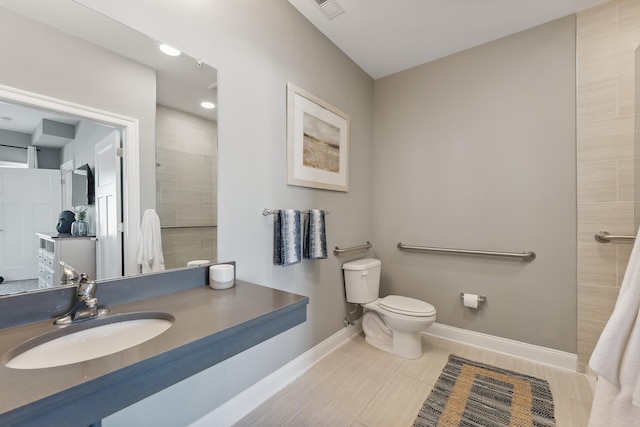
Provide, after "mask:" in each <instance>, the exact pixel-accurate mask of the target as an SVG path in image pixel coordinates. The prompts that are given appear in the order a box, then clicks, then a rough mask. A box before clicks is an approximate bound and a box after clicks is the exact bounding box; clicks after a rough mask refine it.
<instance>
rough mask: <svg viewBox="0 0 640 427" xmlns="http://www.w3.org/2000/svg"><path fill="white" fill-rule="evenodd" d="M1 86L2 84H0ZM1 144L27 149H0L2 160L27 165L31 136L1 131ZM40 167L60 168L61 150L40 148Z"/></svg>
mask: <svg viewBox="0 0 640 427" xmlns="http://www.w3.org/2000/svg"><path fill="white" fill-rule="evenodd" d="M0 84H1V83H0ZM0 144H6V145H13V146H15V147H25V149H24V150H23V149H18V148H10V147H0V160H3V161H7V162H17V163H27V150H26V147H28V146H30V145H31V134H28V133H24V132H15V131H11V130H6V129H0ZM38 167H39V168H40V169H58V168H60V149H56V148H44V147H39V148H38Z"/></svg>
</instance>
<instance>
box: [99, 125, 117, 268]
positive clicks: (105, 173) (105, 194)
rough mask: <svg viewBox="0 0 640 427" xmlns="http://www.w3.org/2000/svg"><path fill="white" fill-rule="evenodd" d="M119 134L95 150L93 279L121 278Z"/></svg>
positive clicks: (104, 141) (100, 144)
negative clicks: (94, 275)
mask: <svg viewBox="0 0 640 427" xmlns="http://www.w3.org/2000/svg"><path fill="white" fill-rule="evenodd" d="M118 147H120V133H119V132H118V131H115V130H114V131H113V132H112V133H110V134H109V135H107V136H106V137H105V138H104V139H103V140H102V141H100V142H99V143H98V144H97V145H96V148H95V157H96V166H95V186H96V198H95V199H96V239H97V241H96V278H97V279H107V278H112V277H119V276H121V275H122V232H121V230H118V224H120V223H121V222H122V213H121V208H120V200H121V199H120V158H119V157H118V155H117V153H118Z"/></svg>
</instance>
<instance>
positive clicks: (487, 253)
mask: <svg viewBox="0 0 640 427" xmlns="http://www.w3.org/2000/svg"><path fill="white" fill-rule="evenodd" d="M398 249H400V250H413V251H424V252H443V253H454V254H465V255H484V256H495V257H505V258H521V259H523V260H526V261H533V260H534V259H535V257H536V254H535V252H533V251H527V252H495V251H476V250H471V249H452V248H431V247H426V246H413V245H405V244H404V243H402V242H399V243H398Z"/></svg>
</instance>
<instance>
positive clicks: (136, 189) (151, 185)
mask: <svg viewBox="0 0 640 427" xmlns="http://www.w3.org/2000/svg"><path fill="white" fill-rule="evenodd" d="M29 3H31V2H22V1H19V0H15V1H14V0H3V2H2V7H1V8H0V35H4V34H2V31H7V34H9V32H10V34H11V37H12V38H17V39H20V40H21V41H24V42H21V43H19V44H14V45H12V47H9V48H8V50H7V51H6V52H5V53H6V55H3V59H0V66H1V67H2V68H3V69H5V70H6V69H9V70H10V71H9V73H8V74H7V76H6V77H5V76H3V79H2V80H0V85H3V86H5V87H9V88H16V89H17V91H16V93H17V95H16V96H13V95H12V96H10V97H7V96H0V185H5V184H6V183H7V182H8V181H9V180H7V179H4V180H3V177H4V176H5V175H7V174H9V172H8V171H9V168H8V166H14V167H15V166H20V169H21V172H20V173H23V174H27V175H26V176H29V177H30V176H31V175H35V174H42V175H46V174H47V173H52V174H54V175H55V174H56V173H57V174H58V176H59V177H61V178H62V181H63V184H62V185H61V186H60V184H59V181H58V187H61V188H57V189H53V187H52V190H51V191H43V192H42V193H43V194H48V195H49V196H50V197H52V199H56V198H57V199H59V202H56V201H55V200H53V201H52V202H51V206H49V207H48V208H47V209H43V210H42V211H43V212H44V214H43V217H38V218H36V217H35V216H34V217H33V218H23V221H18V219H16V218H17V217H16V216H15V212H10V211H9V209H10V208H9V206H13V204H12V203H13V202H11V201H7V200H0V209H2V210H3V211H2V212H0V221H2V224H0V225H2V226H0V229H3V231H2V232H0V233H2V243H1V244H0V276H2V277H4V281H5V282H4V283H2V284H0V295H2V294H7V293H14V292H22V291H24V290H28V289H36V288H38V286H40V287H42V286H41V284H38V274H39V271H38V262H37V256H38V248H39V247H40V243H39V242H38V239H37V238H36V236H35V232H34V230H33V229H32V230H30V231H26V232H25V231H19V230H20V229H21V227H19V226H18V225H20V226H21V225H24V223H29V225H30V226H31V227H32V228H33V227H35V230H36V232H50V231H52V230H55V226H56V218H57V215H58V213H59V212H60V211H62V210H65V209H73V208H75V207H78V206H83V207H86V211H87V220H88V221H89V224H90V225H89V228H90V229H89V234H90V235H95V234H97V233H98V232H100V230H101V228H103V227H102V225H101V223H99V218H100V215H99V214H98V212H97V210H98V209H100V203H101V202H100V200H101V198H100V197H101V196H100V194H102V193H100V191H102V190H101V187H100V183H101V182H104V178H103V177H104V175H103V174H101V173H100V171H105V170H108V171H109V172H110V173H112V175H113V180H114V183H116V185H115V190H114V191H115V193H114V194H118V198H117V201H118V203H117V204H116V205H114V206H117V209H116V211H117V214H118V217H117V222H118V223H122V224H123V225H122V226H120V227H119V228H121V229H122V230H123V231H122V232H121V233H120V235H119V238H120V239H121V241H120V243H117V244H116V245H115V246H116V247H117V249H119V250H120V251H121V252H123V253H118V252H112V251H111V250H110V248H109V247H107V248H106V249H105V248H100V247H97V248H96V252H97V255H96V259H97V260H98V263H99V262H100V261H101V260H103V261H104V260H107V261H109V262H108V263H107V264H109V265H108V266H106V267H105V268H106V270H105V271H107V270H108V271H111V272H113V271H117V272H118V274H122V272H124V274H125V275H129V274H138V273H139V266H138V265H137V262H136V256H137V253H136V252H137V247H138V240H139V229H140V220H141V218H142V213H143V212H144V211H145V210H146V209H155V211H156V212H157V214H158V216H159V218H160V224H161V235H162V243H163V245H162V246H163V248H162V249H163V253H164V259H165V267H166V268H167V269H171V268H180V267H185V266H186V265H187V262H188V261H190V260H201V259H207V260H210V261H212V262H215V261H216V258H217V217H216V205H217V203H216V199H217V198H216V180H217V108H214V109H208V110H206V109H203V108H202V107H201V106H200V105H201V102H202V101H209V102H212V103H213V104H216V102H217V99H216V98H217V71H216V70H215V69H214V68H213V67H211V66H209V65H207V64H204V63H203V62H202V61H199V60H197V59H195V58H192V57H189V56H188V55H185V54H182V55H180V56H179V57H175V58H172V57H168V56H166V55H164V54H161V53H158V52H159V51H158V50H157V47H158V43H157V42H156V41H155V40H152V39H150V38H148V37H146V36H144V35H142V34H140V33H138V32H136V31H134V30H132V29H130V28H128V27H125V26H123V25H121V24H119V23H117V22H114V21H113V20H111V19H109V18H106V17H104V16H102V15H100V14H98V13H95V12H94V11H92V10H90V9H88V8H86V7H85V6H82V5H79V4H77V3H74V2H70V1H69V2H60V3H58V4H56V5H52V4H48V2H45V3H42V4H38V5H37V7H36V6H34V5H33V4H29ZM3 24H4V25H3ZM3 28H4V29H3ZM60 41H63V42H64V43H65V45H64V46H60V45H55V44H54V42H60ZM48 52H55V54H52V55H47V53H48ZM58 56H59V57H61V58H58ZM20 58H22V59H23V60H18V59H20ZM24 58H27V59H26V60H24ZM3 61H5V62H3ZM56 61H58V62H56ZM73 61H75V63H72V62H73ZM7 66H9V68H7ZM62 67H64V69H63V68H62ZM91 67H93V68H91ZM85 68H86V70H85ZM124 69H127V70H128V69H131V70H133V71H135V72H136V73H135V74H134V73H131V74H129V73H124V72H122V70H124ZM76 70H80V71H77V73H78V75H76V76H74V75H73V73H74V72H76ZM64 73H67V74H68V75H64ZM65 79H66V80H65ZM21 91H26V92H28V93H29V94H36V97H42V100H38V101H39V102H40V101H42V102H40V103H38V104H32V103H31V101H30V100H29V99H28V98H26V97H23V96H22V92H21ZM6 93H7V91H5V92H3V93H0V95H3V94H6ZM9 93H11V90H9ZM49 97H52V98H55V100H58V101H60V102H61V103H62V105H63V106H64V107H65V108H63V109H62V110H57V109H56V108H54V107H55V106H54V104H55V103H49V100H50V99H49ZM67 102H68V103H70V104H72V107H69V108H66V104H65V103H67ZM75 105H81V106H85V107H87V111H88V112H85V111H83V110H78V109H75V107H73V106H75ZM93 109H95V110H96V111H98V113H94V111H93ZM18 110H20V111H23V112H24V111H28V114H31V115H33V116H34V117H36V118H35V119H34V118H33V117H31V118H30V119H29V120H32V121H33V120H36V121H37V122H38V125H40V127H42V126H41V123H46V124H51V123H49V121H51V122H55V123H53V125H55V126H57V127H62V128H65V127H66V128H72V129H73V131H72V132H73V135H72V136H70V137H69V136H67V140H66V141H64V143H63V142H62V141H61V140H60V139H61V138H54V137H49V138H48V139H49V140H50V141H51V140H56V142H43V141H44V139H42V141H40V140H37V139H36V138H35V137H34V136H33V135H34V133H35V132H34V131H33V129H30V130H20V129H17V128H12V126H17V124H18V123H22V120H23V119H22V118H20V116H19V115H18V113H17V112H16V111H18ZM75 111H78V114H77V115H76V114H73V113H74V112H75ZM70 112H71V113H70ZM100 112H106V114H100ZM38 125H36V127H38ZM30 126H32V127H33V125H30ZM22 129H24V128H22ZM7 132H8V133H13V134H22V135H18V136H20V137H21V138H22V139H20V140H19V141H18V140H11V141H9V142H8V143H5V141H6V139H5V138H3V136H5V135H6V134H7ZM45 133H46V132H45ZM49 133H51V132H49ZM54 136H55V135H54ZM105 139H110V140H111V141H112V142H113V144H112V145H113V146H114V147H115V150H114V153H116V154H117V155H118V156H119V155H121V154H123V153H124V158H119V157H116V155H114V156H113V159H116V158H117V159H119V160H113V161H108V162H107V163H101V161H100V160H99V159H101V158H102V157H100V156H99V153H102V151H100V150H101V149H99V148H97V147H99V146H100V144H101V143H103V142H104V140H105ZM3 145H4V146H3ZM7 146H8V147H7ZM28 147H34V148H35V149H36V150H38V151H37V158H38V160H40V164H39V166H38V168H37V169H27V168H24V166H23V165H26V161H25V160H23V158H24V159H26V151H29V148H28ZM3 150H4V151H5V152H12V153H13V154H12V155H11V156H9V157H7V156H5V157H3V155H2V154H3ZM31 150H32V149H31ZM23 152H24V153H23ZM16 153H18V154H19V155H16ZM3 158H8V159H9V160H6V161H5V160H3ZM11 171H12V172H15V171H17V169H14V168H12V170H11ZM16 174H17V172H16V173H15V174H14V175H16ZM16 176H17V175H16ZM90 177H93V178H95V186H92V185H91V183H90V179H89V178H90ZM67 178H68V179H67ZM134 178H135V180H134ZM13 179H14V180H17V181H16V182H18V183H23V182H26V181H25V180H28V179H31V178H24V177H18V178H16V177H14V178H13ZM42 179H45V178H42ZM46 179H48V180H49V181H47V182H52V181H51V178H46ZM132 182H136V183H138V184H131V183H132ZM20 185H22V184H20ZM94 188H95V196H94V194H93V191H91V190H92V189H94ZM54 190H55V191H58V192H59V193H57V196H55V197H54V196H51V194H53V193H54V192H55V191H54ZM35 193H37V192H34V194H35ZM0 194H2V191H0ZM136 195H137V197H136ZM1 197H4V196H1ZM78 197H82V198H81V199H80V198H78ZM92 199H94V200H92ZM23 202H24V201H23ZM92 202H93V203H92ZM28 203H31V204H33V203H36V201H35V200H34V201H29V202H28ZM34 215H35V214H34ZM9 218H13V219H12V221H13V223H12V224H11V226H10V227H7V225H8V219H9ZM20 222H21V223H22V224H18V223H20ZM7 230H10V232H7ZM11 239H14V241H17V242H19V243H18V246H20V247H24V248H25V250H26V251H27V249H29V245H31V246H33V250H32V252H31V253H34V260H35V261H33V262H30V261H27V262H26V264H27V265H21V266H20V268H18V267H17V265H18V264H20V263H22V264H25V263H24V262H23V261H24V260H17V259H16V258H15V257H13V255H12V254H11V252H12V251H10V250H9V249H10V247H11V246H10V244H9V241H10V240H11ZM97 240H98V242H97V245H98V246H100V244H101V243H100V242H101V240H103V239H100V237H99V236H98V239H97ZM104 240H105V241H106V240H108V239H104ZM14 247H15V246H14ZM13 252H15V251H13ZM27 252H28V251H27ZM29 259H30V258H29ZM120 260H122V262H120ZM69 263H70V264H72V265H73V263H72V262H71V261H69ZM28 271H31V272H30V273H28ZM99 271H100V268H98V272H99ZM97 274H98V276H99V278H107V277H113V276H114V274H113V273H105V274H104V275H102V276H100V273H97ZM23 280H25V281H28V282H30V283H29V285H25V284H17V283H16V285H21V286H22V287H20V286H18V287H17V288H12V287H11V286H8V285H12V283H11V282H20V281H23ZM34 283H35V287H33V285H34ZM29 286H31V288H30V287H29Z"/></svg>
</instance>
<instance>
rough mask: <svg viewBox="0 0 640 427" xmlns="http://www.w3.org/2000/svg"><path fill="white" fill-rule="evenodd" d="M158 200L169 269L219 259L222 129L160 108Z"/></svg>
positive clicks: (157, 136) (157, 150) (187, 115)
mask: <svg viewBox="0 0 640 427" xmlns="http://www.w3.org/2000/svg"><path fill="white" fill-rule="evenodd" d="M156 162H157V164H158V166H157V167H156V181H157V184H156V199H157V209H156V210H157V212H158V216H159V217H160V224H161V227H162V249H163V253H164V261H165V267H166V268H167V269H169V268H175V267H184V266H186V263H187V262H188V261H190V260H196V259H208V260H211V261H215V260H216V257H217V255H216V248H217V244H216V241H217V218H216V213H217V195H216V193H217V192H216V188H217V185H216V180H217V170H218V168H217V164H218V150H217V125H216V123H215V122H213V121H209V120H205V119H202V118H200V117H196V116H193V115H190V114H187V113H184V112H181V111H177V110H174V109H171V108H168V107H165V106H162V105H158V109H157V113H156Z"/></svg>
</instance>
